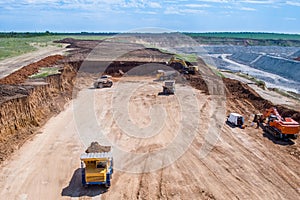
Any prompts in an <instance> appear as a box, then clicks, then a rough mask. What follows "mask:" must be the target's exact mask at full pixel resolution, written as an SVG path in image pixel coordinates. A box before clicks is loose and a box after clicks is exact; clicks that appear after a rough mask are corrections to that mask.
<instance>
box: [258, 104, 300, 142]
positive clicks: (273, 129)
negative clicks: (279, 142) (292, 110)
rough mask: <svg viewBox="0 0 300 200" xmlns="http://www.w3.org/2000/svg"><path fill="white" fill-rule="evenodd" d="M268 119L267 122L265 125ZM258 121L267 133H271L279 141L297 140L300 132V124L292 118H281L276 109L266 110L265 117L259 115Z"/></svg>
mask: <svg viewBox="0 0 300 200" xmlns="http://www.w3.org/2000/svg"><path fill="white" fill-rule="evenodd" d="M266 119H267V122H266V123H263V122H264V121H265V120H266ZM256 120H258V122H259V124H260V126H261V127H262V129H263V130H264V131H265V132H267V133H270V134H272V135H274V136H275V137H276V138H279V139H287V138H293V139H296V138H297V136H298V133H299V131H300V125H299V123H298V122H296V121H295V120H293V119H292V118H290V117H285V118H283V117H281V115H280V114H279V113H278V111H277V109H276V108H274V107H273V108H269V109H266V110H265V112H264V113H263V115H260V116H259V115H257V116H256Z"/></svg>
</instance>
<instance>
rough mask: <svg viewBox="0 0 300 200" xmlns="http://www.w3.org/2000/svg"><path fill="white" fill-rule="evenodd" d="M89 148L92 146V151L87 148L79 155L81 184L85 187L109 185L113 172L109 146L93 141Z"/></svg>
mask: <svg viewBox="0 0 300 200" xmlns="http://www.w3.org/2000/svg"><path fill="white" fill-rule="evenodd" d="M95 147H96V148H95ZM99 147H100V148H99ZM89 148H92V149H93V151H88V150H87V151H86V152H85V153H84V154H82V155H81V156H80V160H81V177H82V185H83V186H85V187H87V186H89V185H105V186H106V187H110V180H111V178H112V174H113V158H112V152H111V147H110V146H101V145H99V144H98V143H97V142H93V143H92V144H91V146H90V147H89ZM95 149H96V150H95Z"/></svg>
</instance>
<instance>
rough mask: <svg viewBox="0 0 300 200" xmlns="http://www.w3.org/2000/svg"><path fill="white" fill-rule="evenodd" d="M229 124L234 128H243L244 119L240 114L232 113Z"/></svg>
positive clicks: (228, 119)
mask: <svg viewBox="0 0 300 200" xmlns="http://www.w3.org/2000/svg"><path fill="white" fill-rule="evenodd" d="M227 122H229V123H230V124H232V125H234V126H239V127H241V126H243V124H244V117H243V116H242V115H240V114H238V113H230V115H229V116H228V118H227Z"/></svg>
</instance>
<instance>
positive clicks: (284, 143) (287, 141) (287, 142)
mask: <svg viewBox="0 0 300 200" xmlns="http://www.w3.org/2000/svg"><path fill="white" fill-rule="evenodd" d="M263 136H264V137H266V138H268V139H269V140H271V141H272V142H273V143H274V144H279V145H282V146H287V145H294V144H295V142H294V141H293V140H291V139H289V138H287V139H285V140H281V139H279V138H276V137H275V136H274V135H272V134H270V133H267V132H264V133H263Z"/></svg>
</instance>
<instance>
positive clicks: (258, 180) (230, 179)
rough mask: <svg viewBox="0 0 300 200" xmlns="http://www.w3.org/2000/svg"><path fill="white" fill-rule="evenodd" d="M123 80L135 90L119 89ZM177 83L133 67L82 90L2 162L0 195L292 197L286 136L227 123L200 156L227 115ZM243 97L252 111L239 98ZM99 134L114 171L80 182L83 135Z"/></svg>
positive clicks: (297, 182) (297, 189)
mask: <svg viewBox="0 0 300 200" xmlns="http://www.w3.org/2000/svg"><path fill="white" fill-rule="evenodd" d="M126 88H130V89H131V90H130V91H132V92H130V93H129V94H128V93H123V92H122V91H126ZM133 88H135V89H133ZM176 89H177V95H175V96H159V95H157V94H158V92H160V91H161V83H157V82H152V80H151V79H149V78H147V79H146V78H132V77H129V78H125V79H124V80H123V81H122V83H121V82H120V83H119V85H117V84H115V85H114V86H113V88H105V89H101V90H93V89H88V88H86V89H84V90H82V92H81V93H80V94H79V96H78V98H77V99H76V100H74V101H73V103H71V104H69V105H68V106H67V108H66V110H65V111H64V112H62V113H60V114H59V115H58V116H56V117H54V118H52V119H51V120H50V121H49V122H48V123H47V124H46V125H45V126H44V127H43V128H42V129H41V130H40V134H38V135H36V136H35V137H34V138H33V140H32V141H28V142H27V143H26V144H25V145H24V146H23V147H22V148H21V149H20V150H19V151H18V152H16V153H15V154H14V155H13V156H12V158H11V159H10V160H9V161H7V162H6V163H5V164H4V165H3V166H2V167H1V170H0V176H1V182H0V195H1V197H4V198H6V199H65V198H66V199H69V198H70V197H72V199H100V198H102V199H296V198H297V196H299V195H300V172H299V170H298V167H299V164H300V162H299V159H297V158H296V157H293V156H291V155H289V154H288V153H287V151H286V150H285V149H286V148H287V146H284V145H279V144H275V143H273V141H272V140H270V139H269V138H267V137H263V135H262V131H261V130H257V129H254V128H252V127H248V128H247V129H245V130H242V129H238V128H231V127H229V126H228V125H226V124H224V126H223V127H222V131H221V136H220V138H219V140H218V141H217V143H216V144H215V145H214V146H213V150H212V151H211V152H210V153H209V154H208V155H207V156H206V157H204V158H201V157H200V154H199V152H200V151H201V147H202V145H203V144H204V143H205V141H211V142H213V138H210V137H208V136H211V135H208V136H207V133H208V130H211V129H212V128H213V127H212V126H210V124H212V123H213V119H220V120H221V121H222V122H223V120H225V118H224V119H223V117H224V116H223V115H222V114H221V113H220V112H217V110H218V109H221V108H220V107H218V105H215V104H213V103H212V102H213V101H212V98H213V97H212V96H206V95H204V94H202V93H201V92H200V91H195V90H193V89H190V88H189V87H187V86H184V85H177V86H176ZM191 94H192V95H191ZM181 97H182V98H181ZM127 100H128V101H129V103H128V102H127ZM195 101H196V102H195ZM120 102H121V103H120ZM183 102H184V104H185V105H183ZM127 103H128V104H127ZM155 105H156V106H158V107H155ZM195 105H196V107H195ZM227 105H229V106H235V105H232V102H228V104H227ZM239 106H240V107H239V109H241V110H244V112H247V114H250V112H251V110H249V109H248V108H247V107H245V106H244V104H242V103H241V104H240V105H239ZM151 107H152V109H150V108H151ZM124 108H125V110H124ZM195 108H198V110H195ZM183 109H187V112H186V111H185V110H183ZM186 113H188V115H187V114H186ZM151 116H152V118H151ZM194 116H198V117H199V118H198V119H195V118H194ZM210 119H212V120H210ZM185 120H187V121H185ZM95 122H96V123H95ZM195 123H196V125H195ZM76 125H77V126H76ZM132 127H134V129H132ZM157 127H159V128H158V129H151V128H157ZM136 130H138V131H136ZM148 130H151V131H148ZM147 131H148V132H147ZM181 131H182V132H181ZM78 133H79V134H78ZM100 133H101V134H100ZM129 134H131V136H130V135H129ZM149 134H153V135H151V137H149V136H150V135H149ZM211 134H215V132H211ZM178 136H180V137H179V140H177V139H176V138H177V137H178ZM140 137H144V139H141V138H140ZM190 138H192V140H191V142H192V143H191V144H189V139H190ZM95 139H97V140H98V141H100V142H101V143H103V144H107V143H113V144H114V159H115V173H114V175H113V179H112V186H111V188H110V189H109V190H108V191H105V190H104V188H102V187H91V188H88V189H85V188H82V187H81V184H80V181H81V178H80V171H79V169H78V168H79V166H80V165H79V164H80V161H79V157H80V154H81V153H82V152H83V150H84V145H83V144H84V143H88V142H89V141H91V140H95ZM187 144H188V145H187ZM169 145H171V146H172V145H174V146H172V147H173V148H171V151H165V152H164V151H163V150H166V149H168V147H169ZM208 146H209V145H208ZM296 146H298V144H296ZM185 147H186V148H185ZM161 151H162V152H164V153H162V154H158V155H155V153H156V152H161ZM124 152H127V153H124ZM128 152H130V153H128ZM134 153H139V154H138V155H135V154H134ZM181 154H182V155H181ZM177 156H178V158H177ZM173 158H176V159H175V160H172V159H173ZM134 172H145V173H134ZM102 193H103V194H102Z"/></svg>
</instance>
